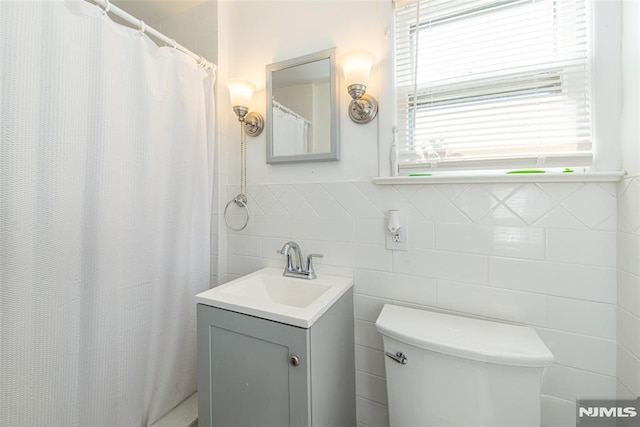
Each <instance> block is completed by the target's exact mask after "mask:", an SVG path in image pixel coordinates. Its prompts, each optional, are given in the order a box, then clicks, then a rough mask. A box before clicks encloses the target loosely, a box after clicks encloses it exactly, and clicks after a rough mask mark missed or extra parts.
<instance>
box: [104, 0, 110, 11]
mask: <svg viewBox="0 0 640 427" xmlns="http://www.w3.org/2000/svg"><path fill="white" fill-rule="evenodd" d="M104 3H105V5H104V9H103V10H104V14H105V15H106V14H108V13H109V11H110V10H111V3H109V0H104Z"/></svg>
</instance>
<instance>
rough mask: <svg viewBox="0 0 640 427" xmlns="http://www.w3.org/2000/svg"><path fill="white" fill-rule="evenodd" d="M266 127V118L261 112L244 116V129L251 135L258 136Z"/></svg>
mask: <svg viewBox="0 0 640 427" xmlns="http://www.w3.org/2000/svg"><path fill="white" fill-rule="evenodd" d="M263 129H264V119H263V118H262V115H260V113H256V112H251V113H249V114H247V115H246V116H245V118H244V131H245V132H246V133H247V135H249V136H258V135H260V134H261V133H262V130H263Z"/></svg>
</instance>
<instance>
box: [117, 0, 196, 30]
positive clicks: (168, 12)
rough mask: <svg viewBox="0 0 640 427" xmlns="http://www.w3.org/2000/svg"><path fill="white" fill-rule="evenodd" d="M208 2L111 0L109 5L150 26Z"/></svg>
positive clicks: (189, 0) (192, 0) (191, 0)
mask: <svg viewBox="0 0 640 427" xmlns="http://www.w3.org/2000/svg"><path fill="white" fill-rule="evenodd" d="M205 1H208V0H111V3H113V4H115V5H116V6H118V7H119V8H120V9H122V10H124V11H126V12H127V13H129V14H130V15H132V16H133V17H135V18H137V19H141V20H143V21H144V22H145V23H146V24H149V25H151V26H153V25H155V24H157V23H158V22H161V21H163V20H165V19H166V18H168V17H170V16H174V15H178V14H180V13H182V12H184V11H185V10H187V9H190V8H192V7H194V6H197V5H199V4H200V3H203V2H205Z"/></svg>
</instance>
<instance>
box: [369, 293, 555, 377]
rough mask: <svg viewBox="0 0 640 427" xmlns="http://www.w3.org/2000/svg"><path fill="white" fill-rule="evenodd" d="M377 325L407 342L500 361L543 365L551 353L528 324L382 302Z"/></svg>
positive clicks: (490, 360)
mask: <svg viewBox="0 0 640 427" xmlns="http://www.w3.org/2000/svg"><path fill="white" fill-rule="evenodd" d="M376 328H377V329H378V331H379V332H380V333H381V334H382V335H386V336H388V337H391V338H393V339H395V340H397V341H400V342H404V343H406V344H409V345H413V346H416V347H420V348H424V349H427V350H431V351H434V352H438V353H443V354H448V355H451V356H457V357H462V358H465V359H471V360H477V361H481V362H487V363H495V364H500V365H510V366H524V367H544V366H550V365H551V364H552V363H553V354H551V351H549V349H548V348H547V346H546V345H545V344H544V343H543V342H542V340H541V339H540V337H539V336H538V334H536V332H535V331H534V330H533V329H532V328H530V327H528V326H515V325H508V324H504V323H497V322H491V321H488V320H479V319H471V318H467V317H460V316H453V315H449V314H444V313H436V312H432V311H426V310H417V309H412V308H407V307H399V306H395V305H391V304H385V306H384V307H383V309H382V311H381V312H380V315H379V316H378V320H377V321H376Z"/></svg>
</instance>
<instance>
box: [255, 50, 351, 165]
mask: <svg viewBox="0 0 640 427" xmlns="http://www.w3.org/2000/svg"><path fill="white" fill-rule="evenodd" d="M266 72H267V108H266V112H267V114H266V119H267V123H266V131H267V163H285V162H313V161H325V160H338V159H339V158H340V142H339V141H338V134H339V132H338V117H339V114H338V112H339V106H338V76H337V66H336V49H335V48H333V49H327V50H323V51H321V52H316V53H313V54H310V55H305V56H301V57H299V58H293V59H289V60H287V61H281V62H276V63H274V64H270V65H267V67H266Z"/></svg>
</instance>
